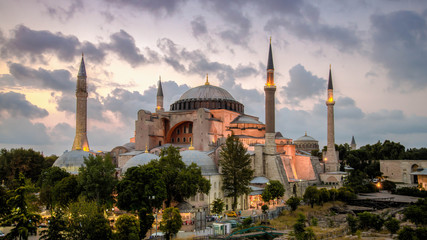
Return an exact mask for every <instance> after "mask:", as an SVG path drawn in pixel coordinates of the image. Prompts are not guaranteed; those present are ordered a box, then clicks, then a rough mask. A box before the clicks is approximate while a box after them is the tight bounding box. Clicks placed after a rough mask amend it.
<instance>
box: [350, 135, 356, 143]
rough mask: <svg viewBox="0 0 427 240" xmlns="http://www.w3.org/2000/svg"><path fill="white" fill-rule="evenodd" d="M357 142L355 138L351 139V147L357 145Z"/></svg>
mask: <svg viewBox="0 0 427 240" xmlns="http://www.w3.org/2000/svg"><path fill="white" fill-rule="evenodd" d="M355 144H356V141H355V140H354V136H352V137H351V145H355Z"/></svg>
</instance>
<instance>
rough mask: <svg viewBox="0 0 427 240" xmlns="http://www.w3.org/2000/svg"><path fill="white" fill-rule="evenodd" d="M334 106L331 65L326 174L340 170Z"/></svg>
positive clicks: (325, 159)
mask: <svg viewBox="0 0 427 240" xmlns="http://www.w3.org/2000/svg"><path fill="white" fill-rule="evenodd" d="M334 105H335V101H334V88H333V86H332V74H331V65H329V81H328V99H327V100H326V106H328V145H327V150H326V157H324V159H323V161H324V162H325V171H326V172H337V171H338V170H339V163H338V158H337V154H336V151H335V126H334Z"/></svg>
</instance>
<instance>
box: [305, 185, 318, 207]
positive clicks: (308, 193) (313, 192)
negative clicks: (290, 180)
mask: <svg viewBox="0 0 427 240" xmlns="http://www.w3.org/2000/svg"><path fill="white" fill-rule="evenodd" d="M303 198H304V202H307V203H310V206H311V207H312V208H313V206H314V204H315V203H317V202H319V199H320V195H319V190H318V189H317V187H315V186H309V187H307V188H306V189H305V192H304V196H303Z"/></svg>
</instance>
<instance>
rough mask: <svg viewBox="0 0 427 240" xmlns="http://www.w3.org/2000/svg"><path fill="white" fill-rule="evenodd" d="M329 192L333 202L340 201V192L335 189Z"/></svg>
mask: <svg viewBox="0 0 427 240" xmlns="http://www.w3.org/2000/svg"><path fill="white" fill-rule="evenodd" d="M328 192H329V199H330V200H331V201H336V200H337V199H338V190H336V189H335V188H331V189H329V190H328Z"/></svg>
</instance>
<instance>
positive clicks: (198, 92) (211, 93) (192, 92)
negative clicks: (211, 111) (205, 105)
mask: <svg viewBox="0 0 427 240" xmlns="http://www.w3.org/2000/svg"><path fill="white" fill-rule="evenodd" d="M184 99H227V100H234V98H233V96H231V94H230V93H229V92H228V91H227V90H225V89H223V88H220V87H216V86H212V85H202V86H198V87H195V88H191V89H189V90H188V91H186V92H185V93H184V94H182V96H181V97H180V98H179V100H184Z"/></svg>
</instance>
